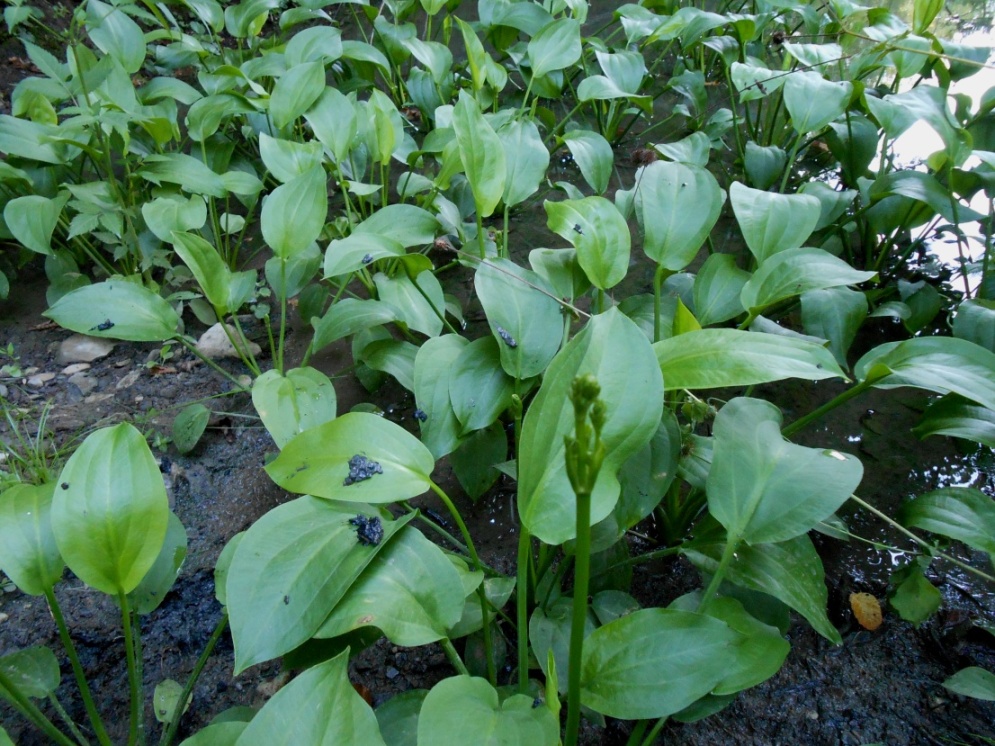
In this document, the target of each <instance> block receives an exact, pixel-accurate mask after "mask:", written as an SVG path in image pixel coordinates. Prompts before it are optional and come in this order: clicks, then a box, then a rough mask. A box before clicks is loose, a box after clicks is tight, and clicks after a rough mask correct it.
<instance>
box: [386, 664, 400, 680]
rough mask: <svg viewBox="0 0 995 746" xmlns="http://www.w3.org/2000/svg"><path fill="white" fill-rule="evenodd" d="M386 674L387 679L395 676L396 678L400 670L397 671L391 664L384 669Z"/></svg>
mask: <svg viewBox="0 0 995 746" xmlns="http://www.w3.org/2000/svg"><path fill="white" fill-rule="evenodd" d="M386 675H387V678H388V679H396V678H397V677H398V676H400V675H401V672H400V671H398V670H397V669H396V668H394V667H393V666H391V667H390V668H388V669H387V671H386Z"/></svg>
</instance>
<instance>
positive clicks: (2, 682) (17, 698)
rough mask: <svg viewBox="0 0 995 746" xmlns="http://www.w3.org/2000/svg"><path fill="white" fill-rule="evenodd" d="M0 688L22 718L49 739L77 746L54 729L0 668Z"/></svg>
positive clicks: (61, 745)
mask: <svg viewBox="0 0 995 746" xmlns="http://www.w3.org/2000/svg"><path fill="white" fill-rule="evenodd" d="M0 687H3V688H4V689H5V690H6V691H7V693H8V694H9V695H10V698H11V699H12V700H13V701H14V704H16V705H17V706H18V707H19V708H20V710H21V712H22V713H23V714H24V716H25V717H26V718H27V719H28V720H30V721H31V722H32V723H34V724H35V725H36V726H37V727H38V729H39V730H41V731H43V732H44V733H45V735H46V736H48V737H49V738H51V739H52V740H53V741H54V742H55V743H57V744H59V745H60V746H77V745H76V744H74V743H73V742H72V739H70V738H69V737H68V736H67V735H66V734H65V733H63V732H62V731H61V730H59V729H58V728H56V727H55V725H54V724H53V723H52V721H51V720H49V719H48V718H47V717H45V714H44V713H43V712H42V711H41V710H39V709H38V707H37V706H36V705H35V703H34V702H32V701H31V700H30V699H28V697H27V696H25V694H24V693H23V692H21V690H20V689H18V688H17V685H16V684H15V683H14V682H13V681H11V680H10V678H9V677H8V676H7V674H6V673H5V672H4V670H3V669H2V668H0Z"/></svg>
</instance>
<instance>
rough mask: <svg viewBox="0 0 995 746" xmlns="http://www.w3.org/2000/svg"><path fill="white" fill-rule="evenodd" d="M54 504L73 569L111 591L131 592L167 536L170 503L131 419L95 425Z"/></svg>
mask: <svg viewBox="0 0 995 746" xmlns="http://www.w3.org/2000/svg"><path fill="white" fill-rule="evenodd" d="M58 484H59V486H58V488H57V489H56V490H55V497H54V499H53V501H52V529H53V531H54V532H55V541H56V543H57V544H58V547H59V552H60V553H61V554H62V557H63V559H65V561H66V564H67V565H69V569H70V570H72V571H73V572H74V573H76V575H77V576H79V578H80V579H81V580H82V581H83V582H84V583H86V584H87V585H89V586H91V587H93V588H96V589H97V590H99V591H103V592H104V593H107V594H110V595H117V594H119V593H130V592H131V591H132V590H134V589H135V587H136V586H137V585H138V583H139V582H140V581H141V579H142V578H143V577H145V574H146V573H147V572H148V571H149V570H150V569H151V567H152V565H153V563H154V562H155V560H156V558H157V557H158V556H159V550H160V549H161V548H162V544H163V541H164V539H165V537H166V528H167V525H168V523H169V501H168V499H167V498H166V487H165V485H163V482H162V474H160V472H159V465H158V464H157V463H156V460H155V458H153V456H152V452H151V451H150V450H149V447H148V444H147V443H146V442H145V438H144V437H143V436H142V434H141V433H140V432H138V430H136V429H135V428H134V427H132V426H131V425H128V424H127V423H122V424H120V425H115V426H114V427H108V428H104V429H102V430H97V431H96V432H94V433H92V434H91V435H89V436H87V438H86V440H84V441H83V443H82V444H81V445H80V447H79V448H78V449H76V452H75V453H74V454H73V455H72V456H70V458H69V461H67V462H66V466H65V468H63V470H62V474H61V475H60V476H59V479H58Z"/></svg>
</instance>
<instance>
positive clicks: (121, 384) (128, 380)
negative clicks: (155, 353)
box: [114, 368, 142, 391]
mask: <svg viewBox="0 0 995 746" xmlns="http://www.w3.org/2000/svg"><path fill="white" fill-rule="evenodd" d="M141 377H142V369H141V368H135V369H134V370H133V371H131V372H130V373H128V374H126V375H125V376H124V377H123V378H122V379H121V380H120V381H118V382H117V385H116V386H114V388H115V389H117V390H118V391H120V390H121V389H130V388H131V387H132V386H134V385H135V384H136V383H138V379H139V378H141Z"/></svg>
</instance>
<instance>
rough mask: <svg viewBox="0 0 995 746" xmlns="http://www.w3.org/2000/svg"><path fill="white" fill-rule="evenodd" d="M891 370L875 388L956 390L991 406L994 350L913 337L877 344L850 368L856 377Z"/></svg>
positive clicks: (993, 405)
mask: <svg viewBox="0 0 995 746" xmlns="http://www.w3.org/2000/svg"><path fill="white" fill-rule="evenodd" d="M882 369H887V370H888V371H891V373H890V375H887V376H886V377H884V378H883V379H882V380H881V382H880V383H876V384H875V385H876V386H877V387H879V388H894V387H896V386H913V387H915V388H921V389H926V390H928V391H935V392H937V393H940V394H949V393H954V394H960V395H961V396H963V397H964V398H966V399H970V400H971V401H974V402H977V403H978V404H981V405H982V406H984V407H987V408H988V409H995V353H992V352H989V351H988V350H986V349H984V348H982V347H978V345H976V344H974V343H973V342H968V341H966V340H963V339H955V338H953V337H916V338H915V339H907V340H905V341H904V342H888V343H886V344H883V345H878V346H877V347H875V348H874V349H873V350H871V351H870V352H868V353H867V354H866V355H864V356H863V357H862V358H860V360H858V361H857V364H856V365H855V366H854V368H853V372H854V375H855V376H856V377H857V379H858V380H860V381H863V380H866V379H868V378H872V377H874V378H876V377H877V376H878V375H879V374H880V372H881V370H882Z"/></svg>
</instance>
